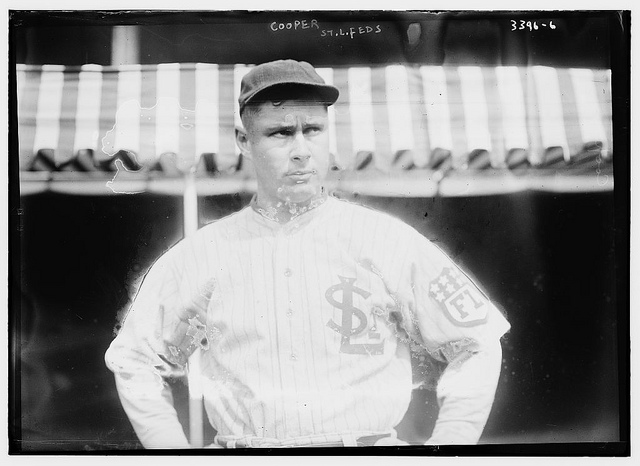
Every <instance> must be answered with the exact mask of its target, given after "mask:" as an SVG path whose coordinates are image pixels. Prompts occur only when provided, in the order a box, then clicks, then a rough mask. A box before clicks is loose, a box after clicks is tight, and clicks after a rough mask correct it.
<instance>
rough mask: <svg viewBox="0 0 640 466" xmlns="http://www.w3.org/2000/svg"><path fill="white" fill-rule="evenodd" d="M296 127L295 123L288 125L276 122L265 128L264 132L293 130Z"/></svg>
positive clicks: (284, 122) (283, 122)
mask: <svg viewBox="0 0 640 466" xmlns="http://www.w3.org/2000/svg"><path fill="white" fill-rule="evenodd" d="M296 126H297V125H296V124H295V123H289V122H286V121H281V122H276V123H272V124H269V125H267V126H266V127H265V130H266V131H275V130H279V129H293V128H295V127H296Z"/></svg>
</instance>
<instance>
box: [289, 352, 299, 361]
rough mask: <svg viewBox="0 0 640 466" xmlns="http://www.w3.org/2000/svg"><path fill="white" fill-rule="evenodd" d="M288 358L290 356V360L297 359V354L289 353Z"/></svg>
mask: <svg viewBox="0 0 640 466" xmlns="http://www.w3.org/2000/svg"><path fill="white" fill-rule="evenodd" d="M289 358H291V360H292V361H297V360H298V356H296V353H291V356H289Z"/></svg>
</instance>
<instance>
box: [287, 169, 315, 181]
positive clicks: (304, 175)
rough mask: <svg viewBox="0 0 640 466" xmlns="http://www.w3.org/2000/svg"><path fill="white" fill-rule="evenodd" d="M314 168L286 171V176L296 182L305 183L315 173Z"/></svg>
mask: <svg viewBox="0 0 640 466" xmlns="http://www.w3.org/2000/svg"><path fill="white" fill-rule="evenodd" d="M315 173H316V171H315V170H296V171H292V172H289V173H287V177H288V178H290V179H291V180H293V181H294V182H296V183H305V182H307V181H309V179H310V178H311V177H312V176H313V175H315Z"/></svg>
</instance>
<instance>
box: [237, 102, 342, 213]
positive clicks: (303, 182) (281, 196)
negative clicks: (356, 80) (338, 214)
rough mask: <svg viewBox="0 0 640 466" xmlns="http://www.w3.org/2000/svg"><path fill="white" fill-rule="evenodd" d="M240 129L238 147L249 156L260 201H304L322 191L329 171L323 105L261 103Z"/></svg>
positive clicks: (273, 203)
mask: <svg viewBox="0 0 640 466" xmlns="http://www.w3.org/2000/svg"><path fill="white" fill-rule="evenodd" d="M247 126H248V128H246V129H245V130H244V131H239V132H238V136H237V141H238V146H239V147H240V149H241V150H242V151H243V153H244V154H245V155H247V156H249V157H250V158H251V159H252V160H253V164H254V166H255V169H256V175H257V181H258V199H259V200H260V202H261V203H264V204H267V203H268V204H270V205H272V206H275V205H276V204H278V203H279V202H293V203H301V202H306V201H308V200H310V199H312V198H313V197H315V196H316V195H318V194H319V193H320V192H321V187H322V182H323V181H324V179H325V177H326V175H327V172H328V170H329V163H330V156H329V131H328V129H329V128H328V120H327V109H326V107H325V106H324V105H322V104H318V103H314V102H306V101H291V100H287V101H284V102H282V103H281V104H280V105H274V104H272V103H271V102H266V103H263V104H261V106H260V111H259V112H258V113H257V114H256V115H253V116H252V117H250V118H249V121H248V124H247Z"/></svg>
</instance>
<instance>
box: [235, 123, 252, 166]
mask: <svg viewBox="0 0 640 466" xmlns="http://www.w3.org/2000/svg"><path fill="white" fill-rule="evenodd" d="M236 145H237V146H238V149H240V152H241V153H242V156H243V157H248V158H251V149H250V147H249V139H248V137H247V130H246V129H244V128H242V127H240V126H236Z"/></svg>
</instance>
